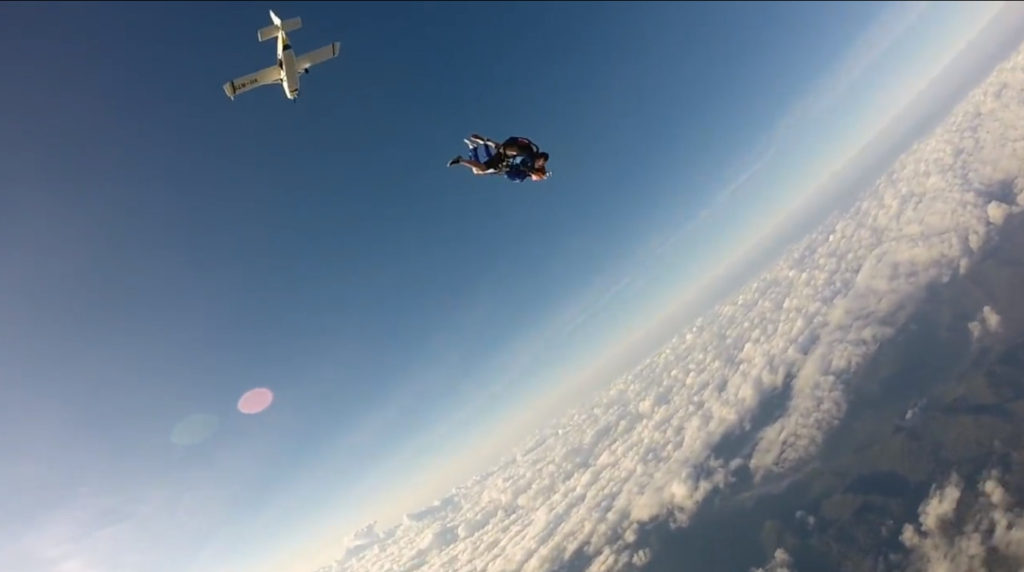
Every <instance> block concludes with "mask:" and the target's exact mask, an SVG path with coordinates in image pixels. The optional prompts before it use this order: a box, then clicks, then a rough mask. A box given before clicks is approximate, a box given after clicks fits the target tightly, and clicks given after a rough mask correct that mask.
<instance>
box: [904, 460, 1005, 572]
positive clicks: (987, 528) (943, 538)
mask: <svg viewBox="0 0 1024 572" xmlns="http://www.w3.org/2000/svg"><path fill="white" fill-rule="evenodd" d="M963 489H964V483H963V480H962V479H960V477H958V476H957V475H955V474H954V475H952V476H951V477H950V478H949V479H948V480H947V481H946V483H945V484H944V485H943V486H941V487H933V488H932V492H931V495H930V496H929V497H928V498H927V499H925V501H924V502H922V503H921V506H920V508H919V509H918V514H919V518H918V522H919V525H913V524H905V525H904V526H903V533H902V534H901V535H900V541H902V542H903V544H904V545H905V546H906V547H907V548H908V549H909V550H910V566H909V567H908V569H909V570H911V571H917V570H928V571H934V572H960V571H964V570H986V569H987V568H988V567H987V566H986V562H985V559H986V557H987V556H988V555H989V554H990V553H991V552H999V553H1001V554H1002V555H1003V556H1006V557H1010V558H1013V559H1016V560H1017V563H1018V564H1021V563H1024V514H1021V512H1020V511H1019V510H1013V509H1012V504H1013V501H1012V499H1011V498H1010V496H1009V495H1008V494H1007V493H1006V490H1005V489H1003V486H1002V484H1000V482H999V475H998V474H997V473H991V474H989V475H987V476H986V477H985V478H984V479H982V481H981V482H980V483H979V484H978V493H979V495H980V498H978V501H977V503H975V504H973V506H971V507H970V509H969V513H968V514H967V516H966V517H964V518H963V519H962V521H963V522H962V524H960V525H957V523H956V521H957V520H959V519H957V518H956V512H957V508H958V506H961V505H964V504H967V503H965V502H964V501H962V500H961V497H962V494H963ZM961 508H963V507H962V506H961Z"/></svg>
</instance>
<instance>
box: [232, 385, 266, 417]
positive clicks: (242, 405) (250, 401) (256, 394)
mask: <svg viewBox="0 0 1024 572" xmlns="http://www.w3.org/2000/svg"><path fill="white" fill-rule="evenodd" d="M273 400H274V393H273V392H272V391H270V390H269V389H267V388H265V387H257V388H256V389H250V390H249V391H246V392H245V395H243V396H242V397H241V398H240V399H239V400H238V410H239V411H241V412H242V413H246V414H249V415H251V414H253V413H259V412H260V411H263V410H264V409H266V408H268V407H270V402H271V401H273Z"/></svg>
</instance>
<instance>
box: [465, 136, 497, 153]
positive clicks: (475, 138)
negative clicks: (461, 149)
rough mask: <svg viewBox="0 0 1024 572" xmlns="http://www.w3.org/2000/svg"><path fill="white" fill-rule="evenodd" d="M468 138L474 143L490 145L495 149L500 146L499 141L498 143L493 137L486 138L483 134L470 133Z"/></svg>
mask: <svg viewBox="0 0 1024 572" xmlns="http://www.w3.org/2000/svg"><path fill="white" fill-rule="evenodd" d="M469 140H470V141H473V142H475V143H479V144H481V145H487V146H488V147H491V148H492V149H497V148H498V147H500V146H501V143H498V142H497V141H495V140H494V139H488V138H487V137H484V136H483V135H478V134H476V133H474V134H472V135H470V136H469Z"/></svg>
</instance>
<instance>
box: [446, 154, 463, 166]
mask: <svg viewBox="0 0 1024 572" xmlns="http://www.w3.org/2000/svg"><path fill="white" fill-rule="evenodd" d="M460 162H462V157H461V156H459V155H456V156H455V158H454V159H452V160H451V161H448V166H449V167H451V166H452V165H458V164H459V163H460Z"/></svg>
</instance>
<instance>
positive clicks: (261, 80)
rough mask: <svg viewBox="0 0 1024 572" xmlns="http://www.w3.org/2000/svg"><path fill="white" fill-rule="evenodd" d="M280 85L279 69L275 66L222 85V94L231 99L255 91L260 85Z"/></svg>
mask: <svg viewBox="0 0 1024 572" xmlns="http://www.w3.org/2000/svg"><path fill="white" fill-rule="evenodd" d="M277 83H281V68H279V67H277V66H276V65H274V66H270V67H268V68H263V69H261V70H260V71H258V72H256V73H251V74H249V75H247V76H243V77H240V78H238V79H234V80H231V81H229V82H227V83H225V84H224V93H226V94H227V95H228V97H230V98H231V99H234V98H235V96H236V95H238V94H240V93H245V92H247V91H249V90H251V89H256V88H257V87H260V86H261V85H272V84H277Z"/></svg>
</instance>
